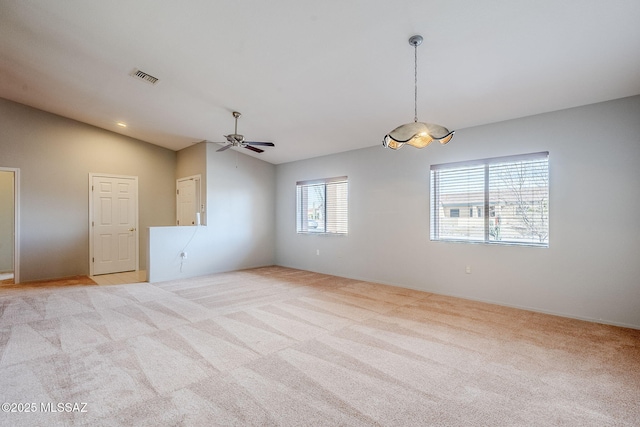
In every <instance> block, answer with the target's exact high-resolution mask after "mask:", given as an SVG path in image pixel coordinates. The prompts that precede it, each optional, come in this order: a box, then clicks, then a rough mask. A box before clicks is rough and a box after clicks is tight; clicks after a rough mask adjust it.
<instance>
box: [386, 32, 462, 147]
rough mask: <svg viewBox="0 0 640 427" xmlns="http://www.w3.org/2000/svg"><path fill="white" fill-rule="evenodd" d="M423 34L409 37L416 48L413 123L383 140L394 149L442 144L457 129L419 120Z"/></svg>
mask: <svg viewBox="0 0 640 427" xmlns="http://www.w3.org/2000/svg"><path fill="white" fill-rule="evenodd" d="M422 40H423V38H422V36H421V35H415V36H412V37H410V38H409V44H410V45H411V46H413V49H414V66H413V76H414V96H413V107H414V109H413V112H414V116H413V123H407V124H404V125H402V126H398V127H397V128H395V129H394V130H392V131H391V132H389V133H388V134H387V135H385V137H384V139H383V140H382V145H383V146H384V147H387V148H391V149H393V150H397V149H399V148H402V146H403V145H405V144H409V145H413V146H414V147H416V148H424V147H426V146H427V145H429V144H431V141H433V140H436V141H438V142H440V144H446V143H447V142H449V141H451V138H453V134H454V133H455V131H449V129H447V128H445V127H443V126H440V125H435V124H432V123H423V122H419V121H418V46H419V45H420V44H421V43H422Z"/></svg>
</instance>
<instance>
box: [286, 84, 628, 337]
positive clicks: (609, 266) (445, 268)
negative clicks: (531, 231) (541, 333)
mask: <svg viewBox="0 0 640 427" xmlns="http://www.w3.org/2000/svg"><path fill="white" fill-rule="evenodd" d="M392 127H393V126H392ZM539 151H549V152H550V157H549V158H550V160H549V162H550V193H551V194H550V247H549V248H546V249H543V248H532V247H507V246H490V245H483V244H461V243H444V242H431V241H430V240H429V166H430V165H431V164H438V163H446V162H454V161H462V160H469V159H478V158H487V157H497V156H505V155H511V154H522V153H532V152H539ZM276 172H277V174H276V176H277V178H276V179H277V204H276V206H277V212H276V232H277V235H276V248H277V255H276V262H277V264H279V265H283V266H289V267H294V268H301V269H308V270H312V271H318V272H323V273H328V274H335V275H339V276H345V277H351V278H357V279H363V280H370V281H375V282H381V283H388V284H393V285H398V286H403V287H409V288H414V289H420V290H424V291H430V292H435V293H439V294H447V295H455V296H461V297H464V298H469V299H476V300H482V301H488V302H495V303H498V304H503V305H509V306H516V307H522V308H528V309H532V310H536V311H542V312H549V313H555V314H560V315H564V316H569V317H577V318H583V319H589V320H595V321H601V322H605V323H613V324H618V325H624V326H631V327H635V328H640V262H639V258H638V254H640V227H639V226H638V222H637V218H638V214H639V213H640V190H639V188H640V96H635V97H630V98H624V99H620V100H615V101H610V102H605V103H600V104H594V105H589V106H584V107H579V108H573V109H568V110H563V111H558V112H553V113H547V114H541V115H536V116H532V117H525V118H522V119H517V120H510V121H506V122H501V123H495V124H490V125H486V126H479V127H474V128H468V129H460V130H458V131H457V132H456V136H455V138H454V139H453V140H452V142H451V143H449V144H448V145H446V146H439V145H433V146H429V147H427V148H425V149H423V150H416V149H414V148H413V147H409V146H407V147H404V148H403V149H401V150H399V151H391V150H388V149H384V148H382V146H379V147H373V148H366V149H361V150H355V151H350V152H345V153H341V154H336V155H331V156H326V157H320V158H315V159H310V160H304V161H299V162H292V163H288V164H281V165H278V166H277V169H276ZM341 175H347V176H348V177H349V192H350V193H349V235H348V236H347V237H333V236H315V235H298V234H296V232H295V183H296V181H300V180H308V179H315V178H327V177H333V176H341ZM317 250H319V251H320V255H316V251H317ZM466 265H470V266H471V269H472V273H471V274H465V266H466Z"/></svg>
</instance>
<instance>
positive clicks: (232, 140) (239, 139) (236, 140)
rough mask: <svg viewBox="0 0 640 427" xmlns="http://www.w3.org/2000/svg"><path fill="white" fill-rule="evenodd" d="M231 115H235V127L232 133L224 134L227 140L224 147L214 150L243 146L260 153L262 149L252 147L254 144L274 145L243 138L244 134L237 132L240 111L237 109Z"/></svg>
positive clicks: (273, 145)
mask: <svg viewBox="0 0 640 427" xmlns="http://www.w3.org/2000/svg"><path fill="white" fill-rule="evenodd" d="M232 114H233V117H235V119H236V128H235V130H234V132H233V133H230V134H229V135H224V137H225V138H227V142H226V144H227V145H225V146H224V147H222V148H220V149H218V150H216V151H224V150H228V149H229V148H231V147H244V148H246V149H249V150H251V151H255V152H256V153H262V152H264V150H261V149H260V148H256V147H254V145H261V146H266V147H275V144H274V143H273V142H255V141H245V140H244V135H239V134H238V118H239V117H240V116H241V115H242V114H240V113H238V112H237V111H234V112H233V113H232Z"/></svg>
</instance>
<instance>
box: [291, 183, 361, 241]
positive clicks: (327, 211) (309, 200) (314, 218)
mask: <svg viewBox="0 0 640 427" xmlns="http://www.w3.org/2000/svg"><path fill="white" fill-rule="evenodd" d="M348 196H349V186H348V180H347V177H346V176H341V177H338V178H328V179H317V180H313V181H300V182H297V183H296V230H297V232H298V233H308V234H347V231H348V225H349V222H348V200H349V197H348Z"/></svg>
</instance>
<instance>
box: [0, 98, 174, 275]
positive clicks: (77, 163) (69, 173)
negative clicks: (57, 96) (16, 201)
mask: <svg viewBox="0 0 640 427" xmlns="http://www.w3.org/2000/svg"><path fill="white" fill-rule="evenodd" d="M0 166H4V167H14V168H20V172H21V182H20V185H21V195H20V196H21V217H20V222H21V229H20V230H21V250H20V252H21V254H20V255H21V258H20V270H21V271H20V273H21V275H20V276H21V281H23V282H25V281H33V280H40V279H50V278H59V277H68V276H74V275H86V274H89V232H88V221H89V219H88V218H89V201H88V194H89V193H88V191H89V190H88V185H89V184H88V182H89V178H88V176H89V173H91V172H94V173H108V174H114V175H131V176H137V177H138V185H139V188H138V191H139V201H138V202H139V232H140V268H141V269H145V268H146V262H145V261H146V259H147V254H146V248H147V246H146V244H145V243H146V241H147V229H148V227H150V226H160V225H171V224H174V223H175V210H176V209H175V203H176V200H175V186H176V184H175V171H176V153H175V152H174V151H172V150H168V149H165V148H161V147H158V146H155V145H152V144H148V143H145V142H142V141H139V140H136V139H133V138H129V137H126V136H123V135H120V134H117V133H114V132H109V131H106V130H102V129H99V128H96V127H93V126H90V125H87V124H84V123H80V122H77V121H74V120H69V119H66V118H63V117H60V116H57V115H54V114H50V113H46V112H44V111H41V110H37V109H34V108H30V107H27V106H24V105H21V104H17V103H14V102H11V101H8V100H5V99H0Z"/></svg>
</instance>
